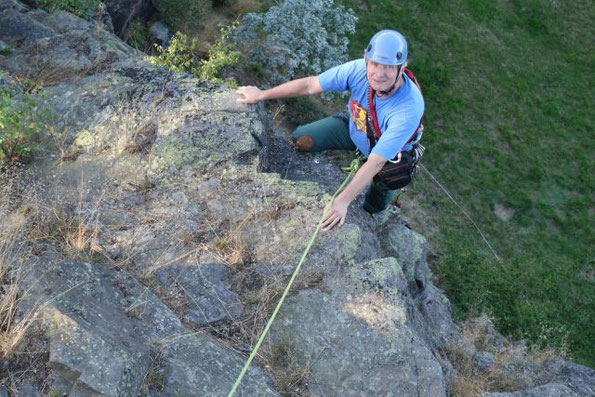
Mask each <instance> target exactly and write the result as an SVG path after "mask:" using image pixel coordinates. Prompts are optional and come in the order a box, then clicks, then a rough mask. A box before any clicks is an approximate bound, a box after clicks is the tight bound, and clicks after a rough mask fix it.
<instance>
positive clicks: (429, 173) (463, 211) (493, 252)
mask: <svg viewBox="0 0 595 397" xmlns="http://www.w3.org/2000/svg"><path fill="white" fill-rule="evenodd" d="M419 166H420V167H421V168H422V169H423V170H424V171H425V172H427V173H428V175H429V176H430V178H432V180H434V182H436V184H437V185H438V186H439V187H440V189H442V191H443V192H444V193H446V195H447V196H448V198H450V199H451V200H452V202H453V203H455V205H456V206H457V207H459V209H460V210H461V212H462V213H463V214H464V215H465V216H466V217H467V219H469V221H470V222H471V223H472V224H473V226H475V229H477V231H478V232H479V234H480V235H481V238H482V239H483V241H485V243H486V245H487V246H488V248H489V249H490V251H492V254H494V256H495V257H496V260H497V261H498V262H500V261H501V260H500V257H499V256H498V254H496V251H494V249H493V248H492V246H491V245H490V243H489V241H488V239H487V238H486V236H485V235H484V234H483V233H482V232H481V230H480V229H479V227H478V226H477V224H476V223H475V222H474V221H473V219H471V217H470V216H469V214H467V211H465V210H464V209H463V207H461V206H460V205H459V203H457V202H456V200H455V199H454V198H453V197H452V195H451V194H450V193H449V192H448V190H446V188H445V187H444V186H442V184H441V183H440V182H438V180H437V179H436V178H434V175H432V173H431V172H430V171H428V169H427V168H426V167H424V165H423V164H422V163H419Z"/></svg>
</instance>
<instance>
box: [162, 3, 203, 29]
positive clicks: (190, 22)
mask: <svg viewBox="0 0 595 397" xmlns="http://www.w3.org/2000/svg"><path fill="white" fill-rule="evenodd" d="M156 8H157V11H159V14H160V15H161V18H162V19H163V21H164V22H165V23H166V24H167V26H168V27H169V28H170V29H171V30H172V31H177V30H181V31H189V30H192V29H194V28H197V27H198V25H199V23H200V20H201V18H202V16H203V15H204V14H205V12H206V10H207V5H206V3H205V2H204V1H203V0H160V1H158V2H157V4H156Z"/></svg>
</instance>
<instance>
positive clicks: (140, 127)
mask: <svg viewBox="0 0 595 397" xmlns="http://www.w3.org/2000/svg"><path fill="white" fill-rule="evenodd" d="M108 3H109V2H108ZM133 3H134V2H128V3H127V4H128V5H132V4H133ZM134 4H136V3H134ZM108 6H109V4H108ZM0 7H1V8H0V10H1V11H2V12H1V13H0V39H1V40H2V41H4V42H5V43H6V45H8V46H10V48H11V50H12V51H14V54H13V55H10V56H4V55H0V67H2V68H3V69H4V70H6V71H7V72H9V73H18V72H19V71H20V70H23V68H24V67H29V66H31V65H32V64H31V62H34V61H33V60H32V59H33V58H32V57H34V56H39V57H41V58H36V59H37V60H40V59H44V60H45V61H47V62H48V63H49V64H50V65H53V66H52V67H54V68H57V69H59V70H60V71H63V72H64V78H61V79H57V80H55V81H54V82H53V83H54V84H52V85H50V86H49V87H46V88H45V89H44V92H43V94H44V95H43V101H44V102H43V103H42V105H43V106H46V107H47V108H48V109H49V110H50V111H51V112H52V114H54V115H55V116H56V121H55V124H56V126H59V127H60V129H59V133H58V136H56V135H53V136H52V139H48V140H43V141H42V142H41V144H40V145H41V147H40V151H39V153H38V155H37V157H36V160H35V161H34V162H33V163H32V164H30V165H29V166H28V168H27V170H26V171H27V172H28V173H30V174H32V175H33V177H31V179H30V180H28V181H27V183H21V184H18V183H17V184H16V185H15V186H17V188H15V189H14V191H13V192H11V195H13V196H15V199H14V201H13V202H12V204H11V206H10V210H7V211H6V212H3V213H2V214H0V215H1V216H0V219H1V220H2V221H0V223H1V222H5V223H6V224H20V225H24V226H22V228H21V229H19V231H18V233H20V234H18V233H17V232H15V233H13V234H14V235H20V236H22V241H20V242H19V243H18V246H19V249H18V250H17V251H18V252H19V258H20V260H19V261H16V262H15V263H19V266H18V267H17V266H16V265H15V268H14V269H12V273H11V274H21V275H22V277H20V278H19V279H20V280H21V288H22V290H23V291H27V294H26V295H25V296H26V297H25V298H24V299H23V300H22V302H21V304H20V312H21V313H27V312H30V311H35V312H37V313H38V316H39V318H40V319H41V321H40V323H41V324H42V325H43V333H44V336H45V337H46V338H47V339H48V343H49V350H50V352H49V363H48V364H49V367H50V368H51V370H52V376H51V379H50V380H49V382H46V383H45V384H48V383H49V384H51V388H53V389H54V390H55V391H57V392H61V393H66V394H68V395H69V396H95V395H151V396H172V395H182V396H184V395H188V396H223V395H227V393H228V392H229V390H230V389H231V387H232V385H233V383H234V381H235V379H236V377H237V376H238V375H239V373H240V370H241V368H242V366H243V364H244V362H245V360H246V356H247V355H248V353H249V352H250V350H251V349H252V346H253V345H254V342H255V338H256V336H258V334H259V333H260V330H261V328H262V321H261V319H262V317H265V318H268V315H269V314H270V312H271V311H272V308H273V307H272V306H273V305H274V304H275V303H276V298H277V297H278V294H279V293H278V291H277V289H279V287H280V286H284V285H285V282H286V280H287V276H288V275H289V274H291V273H292V271H293V269H294V268H295V266H296V265H297V263H298V261H299V259H300V256H301V253H302V251H303V249H304V248H305V246H306V245H307V243H308V241H309V239H310V235H311V233H312V232H313V230H314V229H315V227H316V225H317V222H318V220H319V217H320V215H321V210H322V208H323V206H324V205H325V204H326V202H327V201H328V199H329V197H330V194H331V193H332V192H334V189H335V188H336V186H337V185H338V184H339V182H340V180H341V178H342V175H341V172H340V171H339V164H337V162H336V161H335V160H333V159H332V158H331V157H329V156H328V155H326V154H312V155H303V154H297V153H293V152H292V151H291V149H290V148H289V143H288V142H287V140H286V139H280V137H279V132H278V131H277V132H275V131H272V130H271V128H270V123H269V118H268V115H267V114H266V112H265V111H264V109H263V108H262V107H260V106H244V105H238V104H236V102H235V94H234V92H233V90H232V89H230V88H227V87H221V86H216V85H212V84H210V83H208V82H204V81H200V80H197V79H193V78H190V76H188V75H183V74H175V73H172V72H170V71H168V70H165V69H162V68H158V67H155V66H153V65H150V64H147V63H146V62H144V61H143V60H141V59H140V58H135V57H134V55H135V54H136V52H135V51H133V50H132V49H130V48H129V47H127V46H126V45H125V44H123V43H121V42H120V41H119V40H118V39H117V37H115V36H114V35H112V34H110V33H108V32H105V31H103V30H101V29H95V28H94V27H92V26H91V25H90V24H89V23H88V22H86V21H83V20H80V19H78V18H76V17H73V16H72V15H70V14H67V13H63V12H58V13H54V14H51V15H49V14H47V13H44V12H42V11H38V10H36V11H31V10H28V9H27V8H25V7H23V6H21V5H20V4H19V3H16V2H14V1H9V0H0ZM39 48H41V49H42V51H41V52H39V53H37V55H33V52H32V51H33V49H39ZM67 58H68V59H70V60H71V61H72V60H74V63H67V62H66V59H67ZM45 61H44V62H45ZM82 71H84V73H79V72H82ZM72 74H78V76H77V78H76V79H72V78H71V77H72ZM73 80H76V81H73ZM2 84H10V82H8V81H7V82H2ZM289 154H291V156H295V158H293V160H292V159H291V158H288V155H289ZM292 161H293V163H292V164H293V166H292V167H291V170H290V169H289V168H288V167H289V163H290V162H292ZM285 164H288V165H287V166H285ZM302 166H304V167H309V168H306V169H309V170H310V169H311V170H312V171H313V172H312V173H309V172H299V169H301V167H302ZM263 171H268V172H263ZM312 175H313V176H314V177H313V180H309V179H308V176H312ZM7 197H8V196H7ZM11 197H12V196H11ZM359 204H361V202H360V201H357V202H356V203H354V205H353V206H352V209H351V210H350V214H349V216H348V218H347V221H346V224H345V225H344V226H343V227H342V228H340V229H335V230H333V231H331V232H327V233H323V234H322V235H321V236H320V237H319V239H318V240H317V241H316V243H315V244H314V246H313V248H312V250H311V253H310V255H309V256H308V258H307V260H306V263H305V265H304V267H303V270H302V272H301V274H300V276H299V277H298V279H297V281H296V286H295V287H294V290H293V291H292V294H291V295H290V296H289V298H288V299H287V301H286V303H285V305H284V306H283V307H282V309H281V311H280V314H279V318H278V319H277V321H276V322H275V324H274V326H273V328H272V330H271V334H270V336H269V339H268V343H266V344H265V345H267V346H263V349H264V350H265V351H264V352H263V353H262V355H261V359H260V360H257V361H258V362H256V363H253V365H252V366H251V368H250V370H249V371H248V372H247V374H246V376H245V378H244V380H243V382H242V385H241V387H240V389H239V391H238V393H237V394H236V395H243V396H269V395H270V396H274V395H279V393H280V392H281V391H283V392H287V390H281V389H282V387H281V386H282V385H281V384H282V382H281V381H280V380H279V379H273V378H272V377H271V374H273V375H275V374H278V372H277V371H275V369H274V368H271V366H270V365H269V364H268V363H270V361H267V358H266V357H267V356H268V355H270V354H269V352H267V349H268V350H271V349H273V350H275V349H277V350H279V349H281V350H283V349H285V350H287V351H291V352H293V356H294V357H293V359H294V360H295V364H296V365H297V366H299V367H300V368H307V369H308V371H305V372H304V375H303V382H302V383H303V385H307V387H308V388H309V392H310V393H312V394H313V395H320V396H356V395H357V396H360V395H386V396H390V395H393V396H404V395H407V396H408V395H419V396H445V395H448V385H449V384H450V383H451V382H452V380H453V378H454V377H455V374H454V370H453V368H452V366H451V365H450V363H449V361H448V358H447V356H446V354H445V351H446V348H447V346H448V345H449V344H451V343H453V341H456V340H458V339H460V337H461V336H460V334H459V330H458V328H457V326H456V325H455V324H454V323H453V321H452V319H451V317H450V313H449V310H450V309H449V302H448V299H447V298H446V297H445V296H444V294H443V293H442V291H440V290H439V289H438V288H436V287H435V286H434V285H433V283H432V273H431V271H430V269H429V267H428V264H427V262H426V259H425V256H426V250H427V248H426V241H425V239H424V238H423V236H421V235H419V234H417V233H415V232H414V231H412V230H410V229H409V228H407V227H406V226H405V225H404V224H403V222H402V220H401V219H400V217H399V214H398V211H397V210H394V209H391V210H390V211H386V212H385V213H384V214H383V215H382V216H379V217H376V218H371V217H370V216H369V215H368V214H367V213H365V212H364V211H363V210H362V209H361V208H360V207H361V206H360V205H359ZM0 210H2V207H1V206H0ZM2 226H4V224H2ZM250 327H253V328H250ZM482 362H483V361H482ZM271 365H272V364H271ZM478 365H479V364H478ZM552 366H553V368H554V367H555V370H552V371H553V372H552V373H554V374H556V376H555V378H552V379H554V381H553V382H554V383H552V384H549V385H548V384H547V382H543V383H542V384H540V385H539V387H541V388H542V389H539V390H537V391H535V390H532V391H531V390H529V391H519V393H537V392H544V393H554V392H564V393H567V392H568V390H570V392H572V393H576V395H580V396H583V395H584V396H586V395H592V392H593V385H594V384H595V381H594V380H593V374H592V371H591V370H589V369H585V368H584V367H580V366H573V365H571V364H570V363H567V362H555V363H552ZM265 369H266V371H265ZM590 371H591V372H590ZM23 384H25V383H23ZM23 387H24V386H23ZM303 387H306V386H303ZM544 390H545V391H544ZM44 391H45V392H47V391H48V390H44ZM570 392H568V393H570ZM589 393H591V394H589ZM494 395H496V394H494ZM515 395H516V394H515ZM521 395H537V394H521ZM568 395H571V394H568Z"/></svg>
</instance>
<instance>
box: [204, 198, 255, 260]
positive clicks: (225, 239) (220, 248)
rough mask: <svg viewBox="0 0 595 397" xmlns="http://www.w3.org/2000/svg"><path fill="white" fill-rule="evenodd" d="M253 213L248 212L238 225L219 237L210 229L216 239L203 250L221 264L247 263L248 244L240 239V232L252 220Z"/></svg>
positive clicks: (248, 257)
mask: <svg viewBox="0 0 595 397" xmlns="http://www.w3.org/2000/svg"><path fill="white" fill-rule="evenodd" d="M255 213H256V212H255V210H253V209H252V210H250V211H248V213H247V214H246V215H244V217H243V219H242V220H241V222H240V223H239V224H237V225H234V226H231V227H229V228H228V230H227V231H226V232H225V233H224V234H223V235H220V234H219V233H218V232H217V230H216V229H215V228H213V227H211V230H212V231H213V232H214V234H215V236H216V237H215V238H214V239H213V240H212V241H211V242H210V243H209V244H207V245H205V246H204V249H205V250H206V251H208V252H210V253H211V254H212V255H213V256H215V258H216V259H217V260H219V261H220V262H221V263H225V264H227V265H231V266H236V265H241V264H244V263H246V262H248V261H249V259H250V250H249V248H248V244H247V243H246V242H245V241H244V239H243V238H242V232H243V230H244V228H245V226H246V224H247V223H248V222H249V221H250V220H251V219H253V218H254V215H255Z"/></svg>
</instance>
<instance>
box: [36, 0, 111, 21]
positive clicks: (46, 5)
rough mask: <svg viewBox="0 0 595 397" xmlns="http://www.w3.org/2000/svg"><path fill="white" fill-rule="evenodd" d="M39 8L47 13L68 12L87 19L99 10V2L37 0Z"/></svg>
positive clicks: (91, 0)
mask: <svg viewBox="0 0 595 397" xmlns="http://www.w3.org/2000/svg"><path fill="white" fill-rule="evenodd" d="M38 2H39V6H40V7H41V8H43V9H44V10H46V11H47V12H55V11H58V10H64V11H68V12H70V13H72V14H74V15H77V16H79V17H81V18H85V19H88V18H89V17H90V15H91V13H92V12H93V11H94V10H96V9H97V8H99V4H100V3H101V1H100V0H39V1H38Z"/></svg>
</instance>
